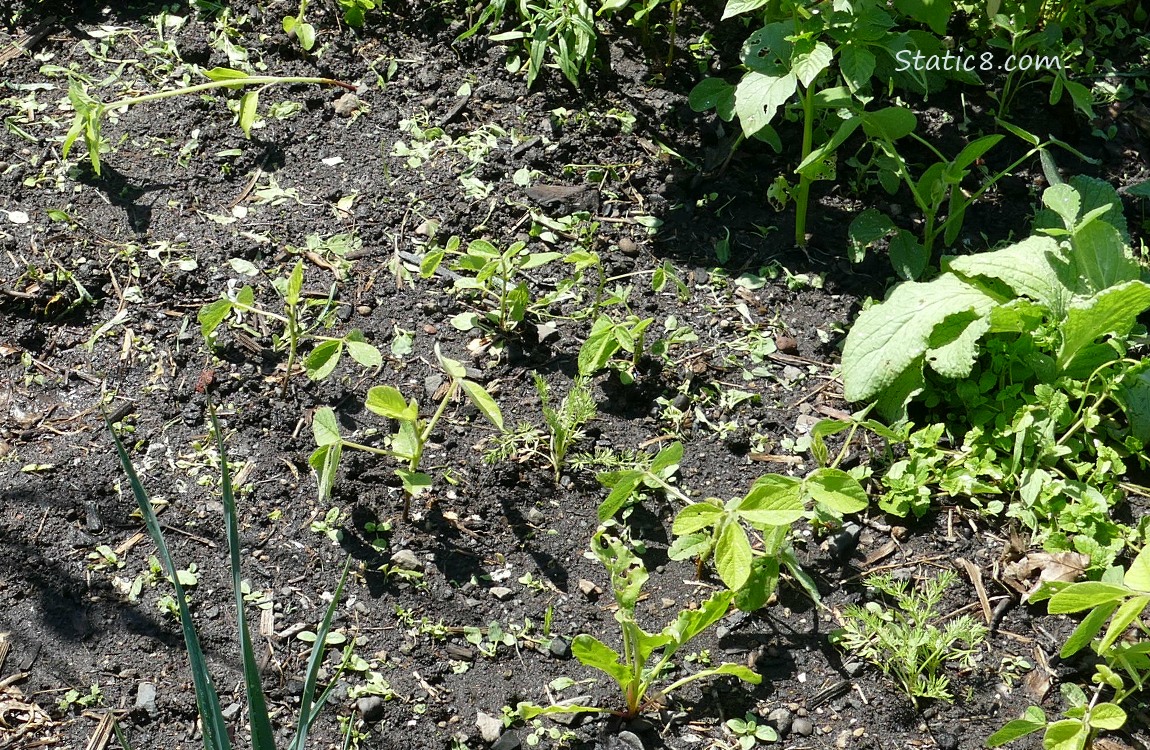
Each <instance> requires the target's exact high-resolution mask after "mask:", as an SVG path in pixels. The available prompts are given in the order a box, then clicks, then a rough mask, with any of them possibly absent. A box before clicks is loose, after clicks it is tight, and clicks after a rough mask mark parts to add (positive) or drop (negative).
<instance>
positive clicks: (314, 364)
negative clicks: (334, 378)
mask: <svg viewBox="0 0 1150 750" xmlns="http://www.w3.org/2000/svg"><path fill="white" fill-rule="evenodd" d="M342 352H343V341H341V340H339V339H336V340H335V341H324V342H323V343H321V344H319V345H318V346H316V348H314V349H312V350H311V354H309V355H307V359H305V360H304V363H303V367H304V369H305V370H306V371H307V376H308V377H309V378H311V379H312V380H324V379H325V378H327V376H328V375H331V374H332V373H333V372H335V366H336V365H337V364H339V357H340V354H341V353H342Z"/></svg>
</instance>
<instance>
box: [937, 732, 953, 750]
mask: <svg viewBox="0 0 1150 750" xmlns="http://www.w3.org/2000/svg"><path fill="white" fill-rule="evenodd" d="M934 741H935V742H936V743H938V750H955V748H957V747H958V737H955V736H954V735H953V734H951V733H950V732H935V733H934Z"/></svg>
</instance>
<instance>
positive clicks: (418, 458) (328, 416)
mask: <svg viewBox="0 0 1150 750" xmlns="http://www.w3.org/2000/svg"><path fill="white" fill-rule="evenodd" d="M435 356H436V358H437V359H438V361H439V366H440V367H441V368H443V371H444V373H446V374H447V376H448V378H450V381H449V384H448V385H447V387H446V388H445V389H444V391H443V396H442V398H441V399H440V401H439V406H438V408H437V409H436V410H435V413H434V414H432V416H431V418H430V419H423V418H421V417H420V415H419V402H418V401H416V400H415V399H414V398H413V399H411V400H410V401H407V400H405V399H404V397H403V394H402V393H401V392H400V391H399V389H398V388H395V387H394V386H390V385H377V386H374V387H373V388H371V389H370V390H369V391H368V393H367V400H366V402H365V403H364V405H365V406H366V407H367V409H368V410H369V411H371V412H373V413H375V414H378V415H380V416H381V417H387V418H388V419H394V420H395V421H396V422H397V423H398V425H399V429H398V430H397V431H396V432H395V433H394V434H393V435H391V436H390V438H389V439H388V441H387V446H388V447H387V448H377V447H374V446H370V445H364V444H363V443H356V442H352V441H350V440H347V439H346V438H344V437H343V436H342V435H341V434H340V429H339V421H338V419H337V418H336V415H335V411H334V410H333V409H332V408H331V407H328V406H325V407H321V408H319V409H316V411H315V414H314V416H313V417H312V433H313V434H314V436H315V441H316V444H317V445H318V446H319V447H318V448H316V450H315V451H313V452H312V454H311V456H310V457H309V458H308V464H309V465H310V466H311V467H312V469H314V470H315V472H316V476H317V478H318V482H319V498H320V502H326V501H327V499H328V498H329V497H330V496H331V488H332V484H333V483H334V482H335V474H336V471H337V470H338V468H339V461H340V457H341V455H342V453H343V449H344V448H351V449H354V450H361V451H366V452H368V453H374V454H377V455H381V456H393V457H395V458H398V459H399V460H400V461H402V462H404V463H405V464H406V467H405V468H402V469H396V472H395V473H396V475H397V476H398V477H399V478H400V481H402V482H403V518H404V520H407V519H408V517H409V514H410V506H411V498H412V497H417V496H418V495H420V494H422V493H423V492H424V491H425V490H427V489H428V488H429V487H431V484H432V481H433V480H432V478H431V477H430V476H429V475H427V474H425V473H423V472H421V471H420V470H419V469H420V464H421V463H422V461H423V451H424V449H425V448H426V447H427V443H428V441H429V440H430V439H431V434H432V432H433V431H434V430H435V427H436V425H437V424H439V419H440V418H441V417H442V416H443V414H444V412H445V411H446V410H447V405H448V404H450V403H451V402H452V400H453V399H454V398H455V395H456V393H458V392H459V391H461V390H462V391H463V392H464V393H465V394H467V398H468V399H469V400H470V401H471V403H473V404H474V405H475V406H476V408H477V409H479V411H480V413H481V414H483V416H484V417H486V418H487V419H488V421H490V422H491V423H492V424H493V425H495V427H496V428H498V429H499V430H500V431H502V430H503V414H502V413H501V412H500V410H499V404H497V403H496V402H495V399H493V398H492V397H491V394H490V393H488V392H487V390H486V389H484V387H483V386H481V385H480V384H479V383H476V382H475V381H473V380H468V379H467V370H466V368H464V366H463V365H462V364H460V363H459V362H458V361H456V360H454V359H450V358H448V357H445V356H443V354H442V353H441V352H440V351H439V346H438V344H437V345H436V347H435Z"/></svg>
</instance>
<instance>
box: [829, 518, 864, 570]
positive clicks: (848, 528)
mask: <svg viewBox="0 0 1150 750" xmlns="http://www.w3.org/2000/svg"><path fill="white" fill-rule="evenodd" d="M860 533H862V526H860V525H858V524H857V523H855V522H854V521H847V522H846V523H844V524H843V527H842V528H841V529H839V532H838V533H837V534H835V535H834V538H833V539H831V541H830V543H829V544H828V545H827V551H828V552H830V553H831V556H832V557H833V558H834V559H835V560H837V561H838V562H839V563H845V562H846V561H847V560H849V559H850V556H851V555H853V554H854V551H855V549H856V548H857V547H858V543H859V534H860Z"/></svg>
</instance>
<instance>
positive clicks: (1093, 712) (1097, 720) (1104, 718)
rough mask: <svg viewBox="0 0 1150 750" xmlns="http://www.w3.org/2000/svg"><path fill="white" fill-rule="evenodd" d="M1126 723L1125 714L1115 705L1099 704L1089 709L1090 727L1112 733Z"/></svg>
mask: <svg viewBox="0 0 1150 750" xmlns="http://www.w3.org/2000/svg"><path fill="white" fill-rule="evenodd" d="M1125 723H1126V712H1125V711H1123V710H1122V707H1121V706H1119V705H1118V704H1116V703H1099V704H1098V705H1096V706H1095V707H1094V708H1092V709H1090V726H1092V727H1094V728H1095V729H1106V730H1108V731H1111V732H1114V731H1117V730H1119V729H1121V728H1122V725H1123V724H1125Z"/></svg>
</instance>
